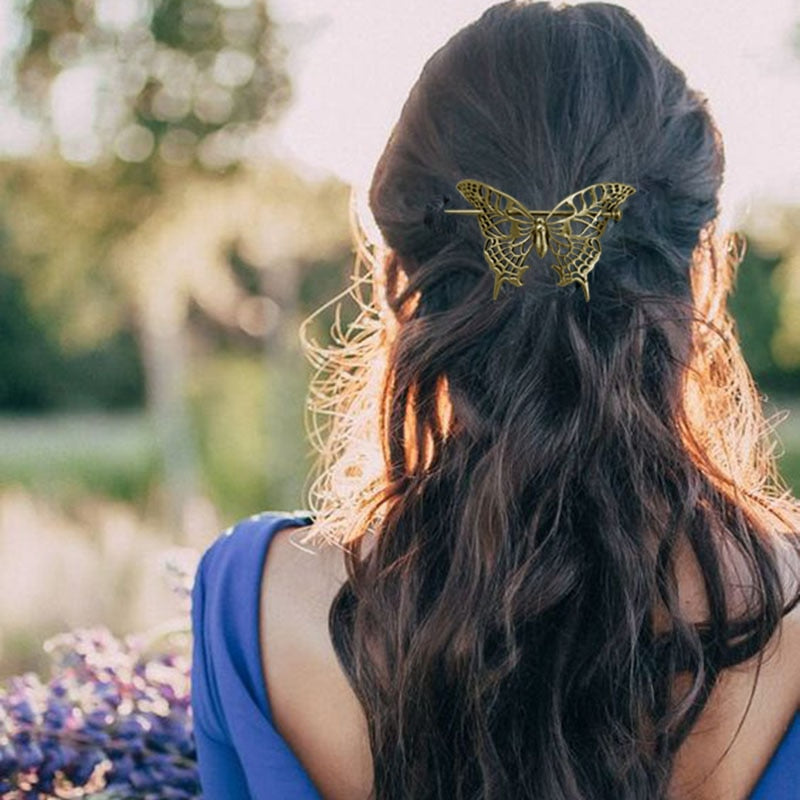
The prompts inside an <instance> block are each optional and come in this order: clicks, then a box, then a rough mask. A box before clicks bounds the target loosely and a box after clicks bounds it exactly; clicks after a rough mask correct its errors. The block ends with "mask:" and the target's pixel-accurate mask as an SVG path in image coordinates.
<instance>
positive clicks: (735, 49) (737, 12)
mask: <svg viewBox="0 0 800 800" xmlns="http://www.w3.org/2000/svg"><path fill="white" fill-rule="evenodd" d="M265 1H266V2H267V3H268V5H269V8H270V10H271V13H272V14H273V16H274V17H275V19H276V21H278V22H279V24H281V27H282V30H283V36H284V40H285V41H286V43H287V45H288V47H289V62H290V63H289V66H290V72H291V75H292V79H293V82H294V94H295V100H294V104H293V105H292V106H291V107H290V108H289V109H288V110H287V112H286V114H285V116H284V117H283V119H282V120H281V122H280V123H279V125H278V128H277V129H276V130H275V131H274V132H273V133H268V134H266V136H265V139H266V142H265V143H266V144H268V146H269V147H270V149H271V150H272V151H273V152H275V153H276V154H277V155H278V156H281V157H284V158H286V159H288V160H290V161H292V162H293V163H294V165H295V167H296V168H297V169H299V170H301V171H303V172H305V173H306V174H309V175H311V176H321V175H324V174H326V173H333V174H335V175H337V176H339V177H341V178H343V179H344V180H346V181H347V182H349V183H351V184H353V185H355V186H356V188H358V189H360V190H361V191H362V193H363V189H364V187H365V186H366V185H367V184H368V182H369V178H370V176H371V173H372V169H373V167H374V165H375V162H376V161H377V158H378V156H379V154H380V152H381V150H382V148H383V145H384V143H385V142H386V139H387V137H388V135H389V132H390V129H391V126H392V125H393V124H394V122H395V119H396V117H397V115H398V113H399V111H400V108H401V106H402V103H403V101H404V100H405V97H406V95H407V94H408V91H409V89H410V88H411V86H412V84H413V83H414V81H415V80H416V78H417V76H418V74H419V71H420V70H421V68H422V65H423V64H424V63H425V61H426V59H427V58H428V57H429V56H430V55H431V54H432V53H433V51H434V50H435V49H437V48H438V47H439V46H440V45H441V44H443V43H444V42H445V41H446V40H447V39H448V38H449V37H450V36H451V35H452V34H453V33H455V31H456V30H458V29H459V28H460V27H462V26H463V25H465V24H466V23H468V22H470V21H472V20H473V19H475V18H476V17H477V16H479V15H480V13H481V12H482V11H483V10H484V9H485V8H487V7H488V6H490V5H491V4H492V2H491V1H490V0H265ZM143 2H145V0H102V4H104V7H105V6H109V7H111V8H117V10H119V8H118V7H121V6H125V7H130V8H131V9H133V8H137V9H138V8H139V6H141V4H142V3H143ZM217 2H219V3H220V4H221V5H236V4H237V2H238V0H217ZM620 4H621V5H623V6H625V7H626V8H628V9H630V10H631V11H632V12H633V13H634V14H636V16H637V17H639V19H640V20H641V21H642V23H643V24H644V27H645V29H646V30H647V31H648V32H649V33H650V34H651V36H652V37H653V39H654V40H655V41H656V43H657V44H658V45H659V47H660V48H661V49H662V50H663V51H664V52H665V53H666V55H667V56H668V57H669V58H671V59H672V60H673V61H674V62H675V63H676V64H677V65H678V66H679V67H681V68H682V69H683V70H684V71H685V72H686V74H687V76H688V78H689V81H690V83H691V85H692V86H694V87H696V88H698V89H700V90H701V91H702V92H704V93H705V94H706V95H707V96H708V97H709V100H710V104H711V109H712V111H713V113H714V115H715V117H716V119H717V122H718V124H719V126H720V128H721V130H722V133H723V137H724V139H725V149H726V156H727V169H726V182H725V186H724V187H723V194H722V205H723V224H724V225H730V226H731V227H735V226H736V225H737V224H738V223H739V221H740V220H741V218H742V217H743V216H744V215H745V214H746V213H747V212H748V211H749V210H750V209H751V208H754V207H756V208H757V207H758V205H759V203H758V201H759V199H760V198H764V199H766V200H773V199H774V200H779V201H781V200H782V201H789V202H797V203H800V56H798V55H797V54H795V53H793V52H792V49H791V41H792V33H793V31H795V30H798V25H800V0H769V1H768V2H766V0H759V1H758V2H756V0H669V2H666V0H620ZM10 9H11V3H10V0H0V53H2V51H3V50H4V49H5V48H7V47H8V46H9V45H10V44H11V43H12V42H13V41H14V40H15V38H16V36H17V30H15V25H14V20H13V17H12V16H11V14H10ZM798 39H800V34H799V35H798ZM67 94H68V95H70V96H71V98H72V103H71V104H68V107H66V108H65V109H63V110H64V111H65V113H66V115H67V116H68V117H69V118H70V119H71V118H72V117H74V116H75V114H76V113H77V112H78V109H80V110H81V112H82V113H83V112H86V110H87V108H88V106H87V102H83V103H81V102H78V99H77V97H76V91H73V90H70V91H69V92H68V93H67ZM83 94H84V95H86V92H83ZM0 105H2V99H0ZM70 109H71V110H70ZM57 110H58V109H54V111H57ZM29 128H30V126H29V125H26V124H25V121H24V120H22V119H21V118H19V117H18V116H17V115H15V114H14V110H13V109H9V108H6V109H4V111H3V117H2V122H0V152H5V153H6V154H8V155H12V154H13V153H14V152H17V151H19V152H21V150H22V149H24V148H23V146H22V144H23V142H24V141H25V140H26V139H29V138H30V133H31V130H27V131H26V129H29ZM26 134H27V135H26ZM86 141H88V139H86ZM362 202H363V198H362ZM365 221H366V222H368V221H367V220H365Z"/></svg>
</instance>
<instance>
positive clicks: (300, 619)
mask: <svg viewBox="0 0 800 800" xmlns="http://www.w3.org/2000/svg"><path fill="white" fill-rule="evenodd" d="M307 532H308V531H307V529H306V528H302V529H298V528H297V527H287V528H283V529H281V530H279V531H278V532H277V533H276V534H275V535H274V537H273V540H272V542H271V544H270V547H269V550H268V557H267V559H266V562H265V566H264V575H263V582H262V591H261V606H260V608H261V615H260V619H261V622H260V638H261V642H260V644H261V653H262V670H263V674H264V680H265V683H266V687H267V693H268V697H269V701H270V706H271V710H272V715H273V722H274V725H275V727H276V728H277V730H278V732H279V734H280V735H281V736H282V737H283V738H284V739H285V740H286V742H287V743H288V744H289V746H290V747H291V749H292V750H293V752H294V753H295V755H296V756H297V758H298V759H299V761H300V763H301V764H302V765H303V767H304V768H305V770H306V772H307V773H308V775H309V777H310V778H311V780H312V781H313V782H314V784H315V786H316V787H317V789H318V791H319V793H320V795H321V796H322V797H323V798H324V800H367V798H368V797H369V792H370V789H371V785H372V759H371V754H370V749H369V740H368V734H367V724H366V720H365V718H364V714H363V711H362V708H361V705H360V704H359V702H358V700H357V699H356V696H355V694H354V693H353V691H352V689H351V688H350V685H349V683H348V681H347V678H346V677H345V674H344V672H343V671H342V669H341V667H340V665H339V662H338V659H337V657H336V654H335V651H334V649H333V645H332V644H331V642H330V639H329V636H328V610H329V608H330V605H331V602H332V600H333V597H334V595H335V594H336V592H337V591H338V589H339V587H340V586H341V585H342V583H343V582H344V581H345V579H346V572H345V568H344V562H343V558H342V553H341V551H340V550H339V549H338V548H336V547H334V546H332V545H331V546H329V545H325V546H322V547H318V548H316V549H315V553H309V552H305V551H304V550H302V549H300V546H298V545H297V544H295V541H296V540H297V539H298V538H300V537H301V536H304V535H305V534H306V533H307ZM366 544H367V542H365V545H366ZM303 547H307V545H303ZM366 549H367V548H366V547H365V550H366ZM789 559H790V556H789V555H788V554H787V555H786V556H782V557H781V566H782V569H783V570H784V577H785V581H786V585H787V586H788V587H790V588H791V587H792V586H793V585H794V584H793V580H794V579H793V578H792V572H791V563H794V562H791V563H790V561H789ZM677 564H678V576H679V586H680V597H681V606H682V607H683V608H684V610H685V611H686V612H687V613H688V614H689V615H690V619H693V620H700V619H703V618H704V614H705V612H706V610H707V606H706V602H705V595H704V592H703V590H702V588H701V587H702V580H701V578H700V575H699V572H698V570H697V567H696V563H695V562H694V559H693V557H691V556H690V555H688V554H687V551H686V550H685V549H684V550H683V551H681V553H680V554H679V557H678V562H677ZM794 574H797V568H796V567H795V572H794ZM706 618H707V617H706ZM756 662H757V659H756V658H753V659H752V660H751V661H749V662H746V663H745V664H742V665H739V666H738V667H735V668H733V669H728V670H724V671H723V672H722V674H721V675H720V678H719V680H718V682H717V685H716V687H715V689H714V691H713V692H712V694H711V697H710V699H709V701H708V703H707V705H706V708H705V709H704V711H703V713H702V714H701V716H700V718H699V720H698V722H697V724H696V725H695V726H694V728H693V730H692V733H691V734H690V735H689V737H688V738H687V740H686V741H685V742H684V744H683V745H682V747H681V748H680V750H679V751H678V753H677V756H676V761H675V768H674V772H673V778H672V782H671V784H670V798H671V800H747V798H748V797H749V795H750V793H751V792H752V790H753V788H754V786H755V784H756V782H757V781H758V778H759V777H760V776H761V774H762V773H763V771H764V770H765V768H766V767H767V764H768V763H769V760H770V758H771V757H772V755H773V753H774V752H775V750H776V748H777V747H778V744H779V743H780V740H781V738H782V736H783V735H784V733H785V732H786V730H787V729H788V726H789V724H790V723H791V721H792V718H793V717H794V715H795V713H796V712H797V711H798V709H799V708H800V605H798V606H797V607H795V609H794V610H793V611H792V612H790V613H789V614H787V615H786V616H785V617H784V619H783V622H782V624H781V626H780V628H779V631H778V632H777V633H776V634H775V636H773V639H772V640H771V641H770V643H769V645H768V647H767V648H766V651H765V654H764V660H763V662H762V666H761V671H760V674H759V676H758V681H757V683H756V689H755V694H754V695H753V700H752V703H751V705H750V708H749V710H748V712H747V715H746V717H745V721H744V723H743V725H742V728H741V730H740V731H739V733H738V735H737V736H736V739H735V741H734V743H733V745H732V746H731V748H730V750H729V751H728V753H727V755H726V756H725V757H724V759H723V760H722V761H721V762H720V763H719V765H718V766H717V767H716V768H714V765H715V763H716V762H717V760H718V759H719V758H720V757H721V756H722V754H723V753H724V751H725V749H726V748H727V747H728V745H729V744H730V741H731V739H733V736H734V733H735V731H736V728H737V727H738V725H739V723H740V721H741V718H742V715H743V714H744V712H745V708H746V706H747V703H748V698H749V696H750V692H751V690H752V685H753V680H754V677H755V670H756Z"/></svg>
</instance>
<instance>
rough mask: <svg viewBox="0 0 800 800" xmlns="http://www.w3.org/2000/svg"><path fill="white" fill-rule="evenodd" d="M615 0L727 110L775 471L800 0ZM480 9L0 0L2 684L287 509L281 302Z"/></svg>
mask: <svg viewBox="0 0 800 800" xmlns="http://www.w3.org/2000/svg"><path fill="white" fill-rule="evenodd" d="M621 4H622V5H624V6H625V7H627V8H629V9H630V10H631V11H633V12H634V13H635V14H636V15H637V16H638V17H639V18H640V19H641V21H642V22H643V24H644V25H645V27H646V28H647V29H648V31H649V32H650V33H651V35H652V36H653V38H654V39H655V40H656V42H657V43H658V44H659V46H660V47H661V48H662V49H663V50H664V51H665V52H666V53H667V54H668V55H669V56H670V57H671V58H672V59H673V60H674V61H675V62H676V63H677V64H678V65H679V66H681V67H682V68H683V69H685V71H686V72H687V75H688V76H689V79H690V82H691V83H692V85H695V86H697V88H699V89H701V90H702V91H704V92H705V93H706V94H707V95H708V97H709V100H710V103H711V107H712V111H713V113H714V114H715V117H716V118H717V120H718V123H719V125H720V128H721V129H722V132H723V135H724V138H725V143H726V153H727V159H728V170H727V176H728V177H727V180H726V184H725V190H724V197H723V203H724V205H723V222H724V224H725V226H726V227H728V228H729V229H736V230H739V231H740V232H741V233H743V234H744V235H745V236H746V238H747V241H748V251H747V257H746V259H745V261H744V263H743V264H742V266H741V268H740V272H739V281H738V288H737V291H736V293H735V296H734V297H733V301H732V302H733V310H734V313H735V316H736V319H737V324H738V326H739V331H740V334H741V339H742V343H743V347H744V351H745V355H746V357H747V360H748V362H749V364H750V366H751V368H752V370H753V373H754V376H755V378H756V381H757V383H758V385H759V387H760V389H761V391H762V394H763V397H764V402H765V405H766V406H767V412H768V414H774V415H776V420H782V421H780V422H779V424H778V427H777V434H778V436H779V437H780V440H781V443H782V446H783V451H784V454H783V455H782V457H781V461H780V465H781V469H782V473H783V475H784V477H785V479H786V481H787V482H788V483H789V485H791V486H792V487H793V488H794V490H795V491H800V152H799V150H800V145H798V142H800V5H798V4H797V3H796V2H792V0H773V2H772V3H771V4H770V14H769V18H767V17H766V16H765V15H764V12H763V6H761V8H762V11H761V12H759V10H758V9H757V8H754V6H755V5H756V4H752V3H744V2H742V3H734V2H730V0H725V1H724V2H723V0H719V2H717V1H716V0H715V1H714V2H704V3H702V4H697V3H691V4H690V3H688V2H685V0H677V2H673V3H670V4H669V6H668V7H667V4H663V3H659V2H657V0H652V1H651V2H648V1H647V0H642V2H633V0H631V2H623V3H621ZM488 5H490V3H488V2H479V1H478V0H437V2H435V3H431V2H430V0H427V2H423V0H409V1H408V2H405V3H403V4H397V3H394V2H390V1H389V0H357V1H355V0H354V1H353V2H346V0H339V2H333V1H332V0H315V2H311V0H271V1H270V2H265V1H264V0H0V110H1V111H2V115H0V585H1V586H2V587H3V592H2V601H0V678H3V677H5V676H8V675H11V674H16V673H19V672H22V671H24V670H28V669H41V668H42V667H43V665H44V663H45V662H46V656H45V654H44V652H43V651H42V642H43V640H44V639H46V638H47V637H49V636H51V635H53V634H55V633H58V632H60V631H62V630H67V629H70V628H73V627H76V626H85V625H95V624H101V625H107V626H109V627H110V628H111V629H112V630H113V631H114V632H115V633H117V634H125V633H128V632H131V631H136V630H141V629H144V628H147V627H149V626H152V625H156V624H158V623H159V622H160V621H162V620H163V619H164V618H165V616H168V615H170V614H171V613H172V611H173V610H174V608H173V606H174V604H175V600H174V597H173V596H172V592H171V591H170V589H169V587H168V585H167V583H166V582H165V581H164V580H163V575H162V573H163V571H164V569H165V567H164V558H165V553H169V552H172V553H173V554H174V553H176V552H178V553H180V552H186V553H191V552H193V551H196V550H200V549H202V548H204V547H205V546H206V545H207V544H209V543H210V541H211V540H212V539H213V538H214V537H215V536H216V535H217V534H218V533H219V532H220V531H221V530H222V529H224V528H226V527H227V526H228V525H230V524H231V523H232V522H234V521H236V520H237V519H239V518H241V517H244V516H248V515H250V514H253V513H256V512H258V511H262V510H265V509H270V510H283V511H292V510H295V509H302V508H306V507H307V505H306V496H305V494H304V492H305V490H306V489H307V476H308V473H309V470H310V468H311V465H312V462H313V457H314V455H315V454H314V451H313V450H312V448H311V446H310V444H309V441H308V439H307V437H306V433H305V430H304V427H303V425H304V414H303V410H304V402H305V395H306V390H307V387H308V382H309V379H310V377H311V368H310V366H309V365H308V364H307V362H306V361H305V359H304V357H303V355H302V353H301V351H300V346H299V339H298V326H299V323H300V321H301V320H302V319H304V318H305V317H306V316H308V315H309V314H311V313H312V312H313V311H315V310H316V309H317V308H318V307H319V306H320V305H322V304H323V303H324V302H325V301H327V300H329V299H330V298H331V297H332V296H333V295H335V294H337V293H338V292H340V291H341V290H342V289H344V288H345V287H346V286H347V284H348V282H349V278H348V276H349V274H350V271H351V268H352V259H353V246H352V243H351V238H350V232H349V228H348V203H349V199H350V191H351V187H352V188H353V189H354V190H355V191H356V197H357V198H359V197H361V198H363V194H364V188H365V186H366V184H367V182H368V180H369V176H370V172H371V169H372V167H373V166H374V163H375V160H376V159H377V157H378V155H379V153H380V150H381V148H382V146H383V144H384V142H385V140H386V137H387V136H388V134H389V131H390V129H391V126H392V124H393V122H394V120H395V118H396V115H397V114H398V112H399V109H400V106H401V104H402V101H403V100H404V98H405V95H406V93H407V91H408V89H409V88H410V86H411V84H412V83H413V81H414V80H415V78H416V76H417V75H418V73H419V70H420V69H421V67H422V65H423V63H424V61H425V59H426V58H427V57H428V56H429V55H430V54H431V53H432V52H433V50H434V49H435V48H436V47H438V46H439V45H441V44H442V43H444V41H446V39H447V38H448V37H449V36H450V35H451V34H452V33H453V32H455V30H457V29H458V28H459V27H461V26H462V25H463V24H466V23H467V22H469V21H470V20H471V19H473V18H475V17H476V16H477V15H478V14H479V13H480V12H481V11H482V10H483V9H484V8H486V7H488ZM365 224H367V225H368V220H365ZM345 321H346V319H345ZM332 322H333V315H332V313H323V314H321V315H320V316H319V318H318V319H317V320H316V321H315V325H314V326H312V328H311V331H310V332H311V333H312V334H313V337H314V338H316V339H317V340H318V341H319V342H320V343H321V344H323V343H328V342H329V341H330V326H331V324H332ZM175 548H178V549H177V550H176V549H175ZM181 548H183V549H181Z"/></svg>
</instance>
